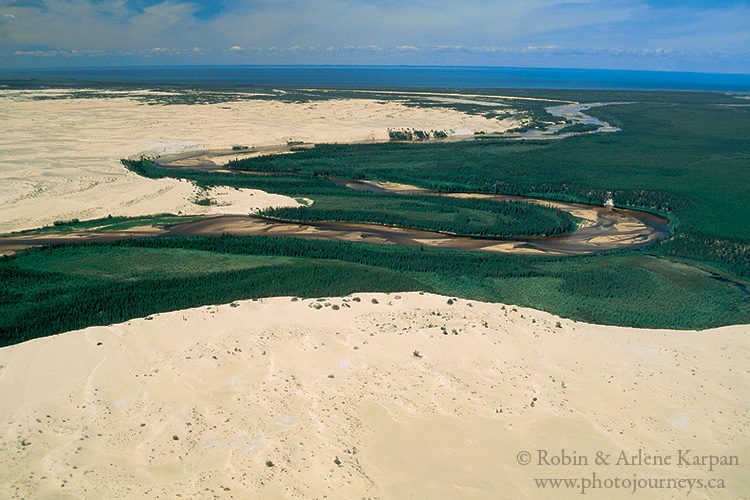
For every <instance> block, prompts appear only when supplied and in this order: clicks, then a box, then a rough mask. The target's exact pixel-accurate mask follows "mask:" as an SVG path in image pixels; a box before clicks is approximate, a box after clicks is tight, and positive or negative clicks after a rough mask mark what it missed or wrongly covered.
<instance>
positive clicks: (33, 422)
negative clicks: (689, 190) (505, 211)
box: [0, 293, 750, 498]
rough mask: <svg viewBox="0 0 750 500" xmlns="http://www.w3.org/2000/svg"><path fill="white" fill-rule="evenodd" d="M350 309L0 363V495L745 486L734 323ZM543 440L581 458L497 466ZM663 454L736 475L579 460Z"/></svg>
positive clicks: (209, 320)
mask: <svg viewBox="0 0 750 500" xmlns="http://www.w3.org/2000/svg"><path fill="white" fill-rule="evenodd" d="M358 297H361V301H360V302H354V301H353V300H352V299H351V297H350V298H348V299H341V298H337V299H328V300H326V301H323V302H316V301H314V300H304V301H302V300H301V301H290V299H288V298H278V299H264V300H260V301H246V302H240V303H239V304H238V305H237V307H231V306H230V305H222V306H218V307H215V306H211V307H201V308H196V309H191V310H186V311H178V312H173V313H167V314H161V315H156V316H154V317H153V319H152V320H147V319H139V320H133V321H129V322H127V323H125V324H120V325H114V326H110V327H94V328H88V329H86V330H82V331H77V332H71V333H67V334H63V335H58V336H55V337H50V338H45V339H39V340H35V341H31V342H26V343H24V344H20V345H17V346H13V347H8V348H4V349H0V394H2V400H0V426H1V428H2V429H4V431H3V433H2V441H1V442H0V450H2V451H0V497H2V498H122V497H127V498H156V497H157V496H160V497H165V496H166V497H169V498H173V497H174V494H175V493H180V494H181V495H182V497H183V498H213V497H214V495H215V497H216V498H291V497H294V498H314V497H316V498H323V497H324V496H327V497H328V498H362V497H370V498H376V497H377V498H581V495H580V494H578V492H577V491H573V490H571V491H567V492H562V491H560V490H558V491H546V492H542V491H540V490H539V489H538V488H537V487H536V486H535V485H534V482H533V480H532V478H533V477H571V478H573V477H590V476H591V474H592V473H593V472H596V473H597V475H598V476H599V477H600V478H612V477H615V476H619V477H621V478H629V479H632V478H633V476H634V475H636V476H637V477H639V478H683V477H684V478H701V479H703V480H707V479H709V478H713V479H716V478H722V479H723V480H724V481H725V488H724V489H714V490H700V489H699V490H693V492H692V494H691V495H690V498H708V497H711V498H741V497H743V496H745V497H746V496H747V494H748V492H750V476H749V475H748V474H747V463H748V460H750V435H749V429H748V418H749V412H750V389H749V388H750V370H749V368H750V365H749V364H748V360H749V359H750V327H748V326H737V327H728V328H721V329H716V330H711V331H705V332H670V331H649V330H635V329H628V328H614V327H603V326H594V325H587V324H582V323H575V322H572V321H567V320H559V319H558V318H556V317H554V316H552V315H549V314H546V313H541V312H537V311H533V310H529V309H522V308H518V309H517V310H516V308H512V307H510V306H508V307H506V306H501V305H498V304H483V303H477V302H473V303H471V306H470V305H469V304H470V303H469V302H467V301H465V300H459V301H457V302H456V303H454V304H453V305H449V304H447V298H446V297H440V296H435V295H418V294H416V293H403V294H391V295H385V294H358ZM372 298H376V299H377V300H378V302H379V303H378V304H374V303H372V300H371V299H372ZM333 305H336V306H337V307H338V309H337V310H334V308H333ZM315 307H320V309H316V308H315ZM557 321H560V326H559V327H557V326H556V322H557ZM442 327H445V332H446V333H447V334H443V331H442V330H441V328H442ZM414 350H418V351H419V353H420V355H421V356H422V357H421V358H418V357H415V356H414V355H413V352H414ZM534 398H536V400H534ZM173 436H176V438H177V439H173ZM561 448H565V450H566V451H567V452H568V453H569V454H572V453H573V452H575V453H577V454H578V455H583V454H589V455H590V456H591V457H592V462H591V464H590V465H588V466H578V467H573V466H568V467H551V466H539V465H535V463H536V462H535V463H533V464H532V465H526V466H522V465H519V464H518V463H517V456H518V454H519V452H521V451H523V450H528V451H530V452H532V453H533V454H534V460H535V461H536V459H537V457H538V452H537V451H536V450H538V449H547V450H549V451H550V454H559V453H560V449H561ZM681 448H689V449H692V450H693V453H694V454H698V455H704V454H705V455H709V454H713V455H736V456H738V457H739V461H740V465H739V466H725V467H721V466H719V467H717V468H716V470H714V471H713V472H709V471H707V470H706V467H693V466H691V467H684V466H683V467H676V466H658V467H648V466H640V467H624V466H619V467H614V466H609V467H604V466H595V465H593V457H594V456H595V451H597V450H602V451H605V452H606V453H609V454H617V453H619V451H620V450H621V449H624V450H625V451H626V452H627V453H629V454H635V453H637V452H638V450H639V449H642V450H644V451H645V452H648V453H652V454H656V453H659V454H662V455H666V454H669V455H673V456H676V453H677V450H678V449H681ZM336 457H338V459H339V460H340V462H341V465H340V466H338V465H336V464H335V463H334V460H335V459H336ZM267 460H270V461H272V462H273V464H274V465H273V467H268V466H266V465H265V462H266V461H267ZM543 493H546V494H543ZM685 494H686V490H674V489H656V490H641V491H639V492H637V493H636V494H635V495H633V494H631V492H630V491H626V490H619V491H618V490H612V489H606V490H601V489H600V490H590V491H589V492H588V494H587V495H585V496H584V497H583V498H684V497H685Z"/></svg>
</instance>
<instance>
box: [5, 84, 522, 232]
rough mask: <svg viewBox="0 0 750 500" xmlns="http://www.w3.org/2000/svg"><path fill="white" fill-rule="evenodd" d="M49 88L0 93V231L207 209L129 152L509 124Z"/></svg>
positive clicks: (408, 110) (341, 106)
mask: <svg viewBox="0 0 750 500" xmlns="http://www.w3.org/2000/svg"><path fill="white" fill-rule="evenodd" d="M53 94H54V96H57V97H59V96H60V95H63V96H64V95H66V91H60V90H46V91H45V90H39V91H11V90H3V91H0V151H2V154H0V233H2V232H10V231H16V230H21V229H31V228H35V227H39V226H43V225H48V224H51V223H52V222H53V221H55V220H69V219H73V218H79V219H82V220H83V219H93V218H99V217H106V216H107V215H109V214H112V215H129V216H134V215H147V214H153V213H175V214H177V213H182V214H202V213H205V212H206V210H207V207H202V206H199V205H195V204H194V203H193V201H194V200H195V197H196V192H195V188H194V186H193V185H192V184H189V183H187V182H180V181H177V180H173V179H161V180H151V179H144V178H141V177H139V176H137V175H135V174H132V173H129V172H128V171H127V170H126V169H125V168H124V167H123V166H122V165H121V164H120V163H119V159H121V158H126V157H129V156H132V155H135V154H138V153H139V152H144V151H146V152H151V153H157V154H162V153H173V152H181V151H190V150H196V149H205V148H220V147H229V146H232V145H235V144H237V145H240V144H241V145H251V146H262V145H272V144H285V143H286V142H287V141H288V140H290V139H293V140H301V141H306V142H354V141H361V140H368V139H387V138H388V128H398V127H416V128H420V129H426V130H431V129H436V130H446V131H450V130H452V131H454V132H455V133H457V134H471V133H472V132H473V131H474V130H480V129H481V130H486V131H488V132H493V131H498V132H502V131H505V130H507V129H509V128H513V127H515V126H517V125H518V122H517V121H516V120H513V119H504V120H495V119H486V118H484V117H482V116H471V115H467V114H464V113H461V112H459V111H454V110H450V109H441V108H424V109H420V108H413V107H407V106H405V105H403V104H401V103H399V102H397V101H374V100H368V99H336V100H327V101H318V102H310V103H286V102H281V101H273V100H271V101H269V100H255V101H238V102H229V103H221V104H198V105H187V104H185V105H182V104H175V105H152V104H146V103H144V102H141V101H138V100H135V99H132V98H128V97H122V96H118V95H117V94H112V93H107V94H106V95H104V94H103V97H101V98H80V97H76V96H75V95H74V94H72V93H71V94H70V98H69V99H42V100H40V99H35V97H45V96H47V97H50V96H51V95H53ZM235 195H236V196H235V197H234V198H233V199H232V200H230V201H231V203H228V204H225V205H223V206H222V208H221V209H220V211H221V212H222V213H247V212H248V209H257V208H266V207H269V206H282V205H283V206H293V205H295V201H294V200H292V199H290V198H288V197H275V196H274V197H267V196H266V195H265V194H264V193H262V192H260V191H255V190H243V191H239V192H236V193H235ZM245 195H247V196H245ZM251 195H252V196H251ZM249 198H252V199H249ZM225 201H226V198H225ZM216 210H217V209H216V208H215V207H214V213H215V212H216Z"/></svg>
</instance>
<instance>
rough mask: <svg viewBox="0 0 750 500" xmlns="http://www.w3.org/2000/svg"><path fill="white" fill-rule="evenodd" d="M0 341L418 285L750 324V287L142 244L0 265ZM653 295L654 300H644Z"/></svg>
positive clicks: (601, 319)
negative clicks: (161, 315)
mask: <svg viewBox="0 0 750 500" xmlns="http://www.w3.org/2000/svg"><path fill="white" fill-rule="evenodd" d="M0 276H1V277H2V278H0V279H2V282H3V284H4V286H3V288H2V291H0V345H10V344H14V343H17V342H22V341H24V340H28V339H31V338H35V337H39V336H44V335H50V334H54V333H59V332H63V331H68V330H72V329H77V328H83V327H86V326H91V325H107V324H111V323H116V322H120V321H124V320H127V319H129V318H136V317H143V316H148V315H150V314H154V313H158V312H165V311H171V310H177V309H182V308H187V307H196V306H200V305H206V304H220V303H226V302H230V301H233V300H239V299H249V298H258V297H269V296H298V297H321V296H323V297H325V296H336V295H346V294H351V293H355V292H366V291H382V292H396V291H410V290H414V291H415V290H419V291H426V292H433V293H440V294H444V295H451V296H460V297H464V298H467V299H472V300H483V301H491V302H503V303H509V304H518V305H523V306H528V307H534V308H537V309H541V310H545V311H550V312H553V313H555V314H559V315H562V316H566V317H570V318H574V319H577V320H581V321H589V322H595V323H601V324H614V325H627V326H639V327H658V328H709V327H715V326H719V325H726V324H736V323H748V322H750V304H749V303H748V302H747V301H746V300H745V299H746V297H747V291H746V290H742V289H740V288H738V287H737V286H735V285H733V284H732V283H728V282H726V281H724V280H722V279H720V277H719V276H717V275H715V274H713V273H711V272H708V271H705V270H702V269H700V268H697V267H694V266H688V265H684V264H680V263H674V262H671V261H669V260H666V259H662V258H658V257H655V256H650V255H647V254H643V253H638V252H628V253H621V254H609V255H596V256H589V257H539V256H536V257H527V256H520V255H501V254H493V253H488V252H464V251H452V250H442V249H434V248H422V249H418V248H417V249H415V248H414V247H399V246H391V245H378V244H368V243H352V242H337V241H316V240H303V239H296V238H283V237H278V238H273V237H252V238H246V237H233V236H223V237H194V238H144V239H132V240H124V241H121V242H115V243H107V244H85V245H67V246H59V247H50V248H42V249H36V250H29V251H25V252H21V253H19V254H17V255H15V256H11V257H4V258H2V259H0ZM646 299H647V300H646Z"/></svg>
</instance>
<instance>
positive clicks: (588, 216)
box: [0, 103, 670, 255]
mask: <svg viewBox="0 0 750 500" xmlns="http://www.w3.org/2000/svg"><path fill="white" fill-rule="evenodd" d="M606 104H608V103H595V104H579V103H565V104H563V105H558V106H551V107H549V108H547V111H548V112H549V113H550V114H552V115H553V116H556V117H561V118H565V119H567V120H568V122H566V123H571V122H572V123H587V124H593V125H597V126H598V127H599V128H598V129H597V130H596V132H615V131H617V130H619V129H617V128H616V127H612V126H611V125H609V124H608V123H606V122H602V121H600V120H598V119H596V118H593V117H591V116H588V115H586V114H585V113H584V111H586V110H588V109H589V108H591V107H594V106H602V105H606ZM564 126H565V123H563V124H558V125H552V126H550V127H548V128H547V129H545V130H542V131H538V130H537V131H530V132H525V133H523V134H519V135H518V136H517V137H516V138H518V139H540V138H546V139H552V138H554V139H562V138H565V137H568V136H570V135H578V134H575V133H571V134H568V133H563V134H560V133H559V131H560V129H561V128H562V127H564ZM588 133H591V132H588ZM472 139H473V137H452V138H450V139H448V140H472ZM366 142H373V141H366ZM312 146H314V145H312V144H289V145H276V146H261V147H257V148H252V149H248V150H239V151H238V150H232V149H213V150H202V151H191V152H186V153H178V154H171V155H162V156H160V157H158V158H156V159H155V162H156V163H157V164H158V165H159V166H160V167H163V168H174V169H193V170H200V171H223V172H228V171H229V170H228V169H227V167H226V163H227V162H228V161H229V160H231V159H237V158H249V157H253V156H261V155H269V154H284V153H292V152H294V151H297V150H300V149H304V148H308V147H312ZM231 172H234V173H244V174H248V175H262V174H267V173H266V172H248V171H231ZM329 180H331V181H332V182H334V183H336V184H339V185H342V186H345V187H347V188H349V189H355V190H361V191H371V192H379V193H390V194H403V195H424V196H453V197H474V198H484V199H492V200H497V201H509V200H510V201H523V202H528V203H536V204H540V205H545V206H549V207H553V208H557V209H560V210H564V211H566V212H569V213H571V214H572V215H573V216H575V217H578V218H579V219H581V220H582V221H583V222H582V223H580V224H579V227H578V228H577V229H576V230H575V231H573V232H571V233H568V234H563V235H556V236H547V237H535V238H525V239H482V238H472V237H464V236H455V235H452V234H446V233H439V232H433V231H424V230H419V229H411V228H404V227H390V226H381V225H376V224H365V223H349V222H306V223H293V222H285V221H278V220H272V219H269V218H264V217H262V216H253V215H217V216H205V217H202V218H199V219H197V220H195V219H194V218H191V219H190V220H187V221H186V222H181V223H177V224H171V225H154V226H140V227H134V228H130V229H124V230H116V231H109V230H97V229H90V230H68V231H43V232H25V233H17V234H10V235H5V236H2V237H0V254H9V253H13V252H16V251H18V250H20V249H23V248H28V247H34V246H46V245H57V244H64V243H77V242H78V243H80V242H93V241H113V240H122V239H129V238H144V237H176V236H216V235H224V234H227V235H229V234H231V235H241V236H278V237H295V238H308V239H322V240H337V241H367V242H371V243H383V244H396V245H405V246H427V247H440V248H451V249H460V250H481V251H488V252H500V253H509V254H545V255H586V254H595V253H601V252H606V251H611V250H618V249H635V248H642V247H644V246H647V245H650V244H652V243H654V242H655V241H658V240H660V239H664V238H667V237H668V236H669V235H670V233H669V229H668V227H669V221H668V220H667V219H666V218H663V217H659V216H657V215H654V214H651V213H648V212H645V211H640V210H632V209H625V208H610V207H601V206H594V205H585V204H581V203H572V202H563V201H551V200H544V199H539V198H531V197H524V196H509V195H491V194H479V193H438V192H434V191H429V190H426V189H422V188H419V187H416V186H409V185H404V184H395V183H387V182H377V181H367V180H350V179H336V178H331V179H329Z"/></svg>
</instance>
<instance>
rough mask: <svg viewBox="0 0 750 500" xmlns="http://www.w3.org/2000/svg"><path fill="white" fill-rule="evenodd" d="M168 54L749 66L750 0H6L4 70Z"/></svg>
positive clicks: (185, 58)
mask: <svg viewBox="0 0 750 500" xmlns="http://www.w3.org/2000/svg"><path fill="white" fill-rule="evenodd" d="M163 64H408V65H478V66H524V67H576V68H610V69H647V70H675V71H705V72H737V73H750V0H742V1H733V0H714V1H698V0H682V1H677V0H607V1H599V0H527V1H504V0H500V1H486V0H485V1H480V0H466V1H461V2H457V1H453V2H444V1H439V0H407V1H403V0H400V1H396V0H370V1H365V0H308V1H302V0H247V1H241V0H0V67H5V68H18V67H35V66H96V65H163Z"/></svg>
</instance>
